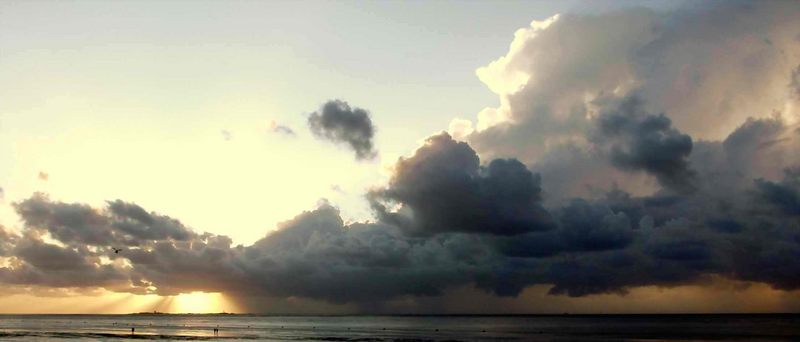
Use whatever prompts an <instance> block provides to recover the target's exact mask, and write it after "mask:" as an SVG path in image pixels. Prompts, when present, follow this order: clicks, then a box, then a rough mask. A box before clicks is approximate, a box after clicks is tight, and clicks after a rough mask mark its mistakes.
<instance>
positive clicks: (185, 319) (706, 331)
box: [0, 315, 800, 341]
mask: <svg viewBox="0 0 800 342" xmlns="http://www.w3.org/2000/svg"><path fill="white" fill-rule="evenodd" d="M132 327H134V328H135V329H136V333H135V335H133V336H131V328H132ZM217 327H218V328H219V336H217V337H215V336H214V332H213V330H214V328H217ZM132 338H136V339H167V340H228V339H249V340H260V341H515V340H517V341H681V340H682V341H800V315H556V316H334V317H329V316H325V317H316V316H315V317H310V316H292V317H285V316H252V315H0V340H3V341H21V340H24V341H49V340H59V339H82V340H89V341H105V340H110V339H132Z"/></svg>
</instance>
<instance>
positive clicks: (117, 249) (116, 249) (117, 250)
mask: <svg viewBox="0 0 800 342" xmlns="http://www.w3.org/2000/svg"><path fill="white" fill-rule="evenodd" d="M111 249H113V250H114V254H119V252H122V248H114V247H111Z"/></svg>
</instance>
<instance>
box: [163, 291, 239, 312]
mask: <svg viewBox="0 0 800 342" xmlns="http://www.w3.org/2000/svg"><path fill="white" fill-rule="evenodd" d="M223 302H224V301H223V298H222V294H220V293H209V292H192V293H184V294H180V295H177V296H175V297H174V300H173V301H172V303H171V305H170V308H169V311H170V312H172V313H220V312H224V311H225V308H224V307H223V306H224V305H223Z"/></svg>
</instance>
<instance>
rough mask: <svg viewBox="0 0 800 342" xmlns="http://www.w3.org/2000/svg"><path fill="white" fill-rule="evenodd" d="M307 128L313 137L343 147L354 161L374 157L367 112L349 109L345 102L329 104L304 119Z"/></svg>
mask: <svg viewBox="0 0 800 342" xmlns="http://www.w3.org/2000/svg"><path fill="white" fill-rule="evenodd" d="M308 127H309V128H310V129H311V132H312V133H314V135H315V136H317V137H318V138H321V139H326V140H329V141H332V142H334V143H337V144H338V143H342V144H347V145H348V146H349V147H350V148H352V149H353V151H354V152H355V153H356V159H358V160H368V159H373V158H375V156H376V155H377V151H375V148H374V141H373V139H374V136H375V126H373V125H372V120H371V119H370V116H369V112H368V111H366V110H364V109H361V108H358V107H352V108H351V107H350V105H349V104H348V103H347V102H344V101H341V100H332V101H328V102H326V103H325V104H324V105H322V108H320V110H319V111H317V112H314V113H311V115H309V117H308Z"/></svg>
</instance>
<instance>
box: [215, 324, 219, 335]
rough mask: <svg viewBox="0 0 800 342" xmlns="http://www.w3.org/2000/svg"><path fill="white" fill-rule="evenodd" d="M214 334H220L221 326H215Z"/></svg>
mask: <svg viewBox="0 0 800 342" xmlns="http://www.w3.org/2000/svg"><path fill="white" fill-rule="evenodd" d="M217 327H219V326H217ZM214 336H219V328H214Z"/></svg>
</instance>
